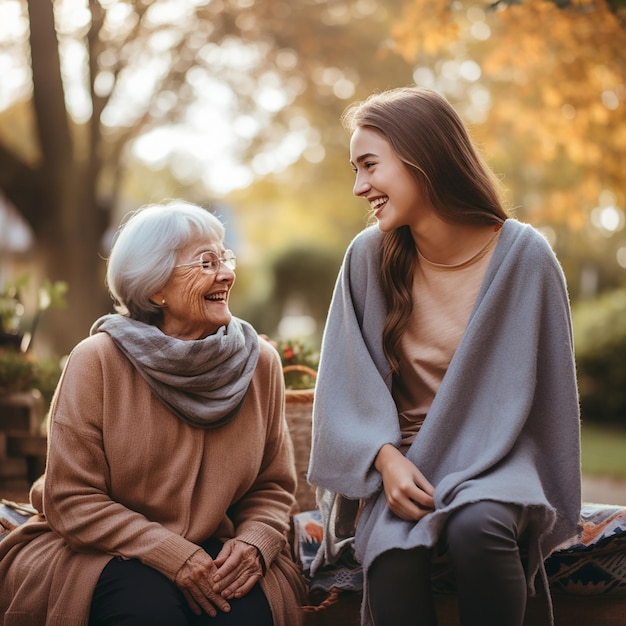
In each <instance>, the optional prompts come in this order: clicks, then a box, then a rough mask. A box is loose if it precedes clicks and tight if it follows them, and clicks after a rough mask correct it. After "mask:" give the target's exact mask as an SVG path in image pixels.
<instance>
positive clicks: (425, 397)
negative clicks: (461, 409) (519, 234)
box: [393, 231, 500, 452]
mask: <svg viewBox="0 0 626 626" xmlns="http://www.w3.org/2000/svg"><path fill="white" fill-rule="evenodd" d="M499 233H500V231H498V232H496V234H495V235H494V236H493V237H492V238H491V239H490V240H489V242H488V243H487V245H486V246H485V247H484V248H482V249H481V250H479V251H478V252H477V253H476V254H475V255H474V256H473V257H471V258H470V259H468V260H467V261H463V262H462V263H458V264H456V265H441V264H439V263H433V262H431V261H429V260H428V259H426V258H425V257H423V256H422V255H421V254H420V253H419V251H418V260H417V263H416V267H415V274H414V277H413V313H412V314H411V317H410V319H409V322H408V324H407V327H406V330H405V332H404V334H403V336H402V338H401V340H400V346H399V354H398V357H399V361H400V374H399V376H397V377H395V378H394V384H393V397H394V399H395V401H396V405H397V407H398V416H399V420H400V430H401V433H402V445H401V448H400V449H401V450H402V451H403V452H406V450H407V449H408V448H409V446H410V445H411V443H413V440H414V439H415V437H416V435H417V433H418V432H419V429H420V428H421V426H422V423H423V422H424V419H425V418H426V414H427V413H428V410H429V409H430V405H431V404H432V401H433V398H434V397H435V394H436V393H437V389H438V388H439V385H440V384H441V381H442V379H443V377H444V375H445V373H446V371H447V369H448V365H449V364H450V361H451V360H452V357H453V355H454V352H455V351H456V349H457V346H458V345H459V342H460V341H461V337H462V336H463V333H464V332H465V327H466V326H467V322H468V320H469V316H470V314H471V312H472V308H473V307H474V302H475V300H476V296H477V294H478V290H479V289H480V285H481V283H482V280H483V277H484V276H485V272H486V271H487V266H488V265H489V261H490V260H491V257H492V254H493V250H494V248H495V246H496V242H497V240H498V235H499Z"/></svg>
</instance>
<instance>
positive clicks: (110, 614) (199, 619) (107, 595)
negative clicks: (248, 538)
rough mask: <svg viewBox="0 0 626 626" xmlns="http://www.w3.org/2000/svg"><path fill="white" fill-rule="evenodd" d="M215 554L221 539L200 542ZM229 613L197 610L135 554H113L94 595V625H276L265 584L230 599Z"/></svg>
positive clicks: (213, 555)
mask: <svg viewBox="0 0 626 626" xmlns="http://www.w3.org/2000/svg"><path fill="white" fill-rule="evenodd" d="M201 547H202V548H203V549H204V550H206V552H208V553H209V554H210V555H211V556H212V557H213V558H215V557H216V556H217V554H218V553H219V551H220V549H221V547H222V543H221V542H220V541H218V540H216V539H209V540H208V541H205V542H204V543H203V544H201ZM229 604H230V606H231V609H230V611H229V612H228V613H223V612H222V611H219V610H218V612H217V615H216V616H215V617H210V616H209V615H208V614H206V613H202V615H195V614H194V613H193V612H192V611H191V609H190V608H189V605H188V604H187V601H186V600H185V598H184V596H183V594H182V591H181V590H180V589H179V588H178V587H177V586H176V585H175V584H174V583H173V582H172V581H171V580H169V578H167V577H166V576H164V575H163V574H161V573H160V572H157V571H156V570H155V569H152V568H151V567H148V566H147V565H144V564H143V563H141V562H140V561H138V560H136V559H131V560H123V559H119V558H114V559H112V560H111V561H109V563H108V564H107V566H106V567H105V568H104V569H103V570H102V574H101V575H100V578H99V580H98V583H97V585H96V589H95V591H94V594H93V598H92V601H91V613H90V615H89V626H203V625H205V624H211V626H273V624H274V621H273V619H272V613H271V611H270V607H269V604H268V602H267V599H266V597H265V595H264V593H263V591H262V590H261V586H260V585H258V584H257V585H255V586H254V587H253V588H252V590H251V591H250V592H249V593H248V594H246V595H245V596H244V597H243V598H236V599H232V600H229Z"/></svg>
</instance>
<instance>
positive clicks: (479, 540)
mask: <svg viewBox="0 0 626 626" xmlns="http://www.w3.org/2000/svg"><path fill="white" fill-rule="evenodd" d="M524 519H525V513H524V511H523V509H521V508H520V507H517V506H513V505H507V504H502V503H499V502H491V501H484V502H477V503H475V504H468V505H466V506H464V507H463V508H461V509H459V510H458V511H457V512H455V513H454V514H453V515H452V516H451V517H450V519H449V521H448V523H447V525H446V529H445V537H444V540H445V542H446V548H447V551H448V554H449V556H450V560H451V562H452V566H453V569H454V574H455V579H456V585H457V597H458V601H459V612H460V618H461V624H462V626H522V624H523V622H524V613H525V611H526V598H527V589H526V574H525V571H524V567H523V564H522V559H521V557H520V551H519V538H520V536H521V535H522V533H523V532H524V529H525V528H524V527H525V522H524ZM430 567H431V550H430V549H427V548H415V549H413V550H390V551H389V552H385V553H383V554H382V555H380V556H379V557H378V558H377V559H375V560H374V562H373V563H372V565H371V567H370V569H369V572H368V600H369V608H370V613H371V616H372V620H373V621H374V624H375V625H376V626H436V624H437V616H436V613H435V606H434V601H433V596H432V591H431V580H430Z"/></svg>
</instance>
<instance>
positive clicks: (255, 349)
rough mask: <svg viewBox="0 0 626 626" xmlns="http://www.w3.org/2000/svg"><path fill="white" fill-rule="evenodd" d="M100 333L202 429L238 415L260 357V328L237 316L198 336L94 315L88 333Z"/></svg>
mask: <svg viewBox="0 0 626 626" xmlns="http://www.w3.org/2000/svg"><path fill="white" fill-rule="evenodd" d="M97 332H105V333H108V334H109V335H110V336H111V338H112V339H113V341H114V342H115V344H116V345H117V347H118V348H119V349H120V350H121V351H122V352H123V353H124V354H125V355H126V357H127V358H128V359H129V360H130V362H131V363H132V364H133V365H134V366H135V368H136V369H137V370H138V371H139V373H140V374H141V375H142V377H143V378H144V379H145V381H146V382H147V383H148V385H149V386H150V388H151V389H152V391H153V393H154V394H155V395H156V396H157V397H158V398H159V399H160V400H161V401H162V402H163V403H164V404H165V405H166V406H167V407H168V408H169V409H170V410H171V411H173V412H174V414H175V415H177V416H178V417H179V418H180V419H182V420H183V421H185V422H187V423H188V424H191V425H192V426H196V427H199V428H216V427H218V426H221V425H223V424H226V423H227V422H229V421H230V420H231V419H232V418H233V417H234V416H235V415H236V413H237V411H238V410H239V408H240V407H241V405H242V403H243V400H244V398H245V395H246V392H247V391H248V386H249V384H250V380H251V379H252V374H253V373H254V369H255V367H256V364H257V360H258V358H259V339H258V335H257V333H256V331H255V330H254V329H253V328H252V326H250V324H248V323H247V322H244V321H243V320H240V319H238V318H236V317H232V318H231V321H230V322H229V324H228V326H222V327H220V328H219V329H218V331H217V333H215V334H214V335H210V336H208V337H206V338H205V339H198V340H195V341H183V340H181V339H177V338H176V337H170V336H169V335H165V334H164V333H162V332H161V330H159V329H158V328H157V327H156V326H152V325H150V324H144V323H143V322H139V321H137V320H133V319H130V318H129V317H125V316H123V315H118V314H112V315H105V316H104V317H101V318H100V319H99V320H96V322H95V323H94V325H93V326H92V327H91V331H90V334H92V335H93V334H95V333H97Z"/></svg>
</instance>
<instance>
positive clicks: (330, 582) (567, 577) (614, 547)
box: [294, 504, 626, 597]
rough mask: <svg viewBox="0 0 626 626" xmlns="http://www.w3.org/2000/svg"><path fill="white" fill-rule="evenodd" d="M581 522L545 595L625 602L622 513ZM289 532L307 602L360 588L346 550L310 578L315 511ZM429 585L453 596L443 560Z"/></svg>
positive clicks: (587, 510)
mask: <svg viewBox="0 0 626 626" xmlns="http://www.w3.org/2000/svg"><path fill="white" fill-rule="evenodd" d="M581 518H582V520H581V521H582V525H583V533H582V536H581V537H580V541H579V543H577V544H575V545H571V546H568V547H567V548H566V549H562V550H558V551H556V552H554V553H553V554H552V555H551V556H550V557H549V558H548V559H547V560H546V563H545V566H546V572H547V574H548V579H549V581H550V589H551V590H552V591H553V592H556V593H559V592H560V593H567V594H574V595H586V596H590V595H600V594H611V595H612V596H623V597H626V507H620V506H611V505H606V504H585V505H584V506H583V508H582V512H581ZM294 532H295V541H294V547H295V551H296V556H297V558H298V561H299V563H300V565H301V567H302V571H303V573H304V575H305V577H306V578H307V581H308V583H309V589H310V592H311V594H312V595H313V596H317V597H323V595H324V594H329V593H331V592H335V593H336V592H337V591H339V592H341V591H360V590H361V589H362V588H363V572H362V570H361V567H360V565H359V564H358V563H357V561H356V560H355V559H354V555H353V554H352V550H351V549H350V548H349V547H348V548H347V549H344V551H343V554H342V555H341V559H340V560H339V562H338V563H337V565H334V566H324V567H321V568H319V569H318V570H317V571H316V573H315V576H311V574H310V570H311V564H312V562H313V559H314V557H315V554H316V553H317V550H318V548H319V546H320V544H321V541H322V535H323V530H322V523H321V516H320V513H319V511H306V512H303V513H299V514H297V515H296V516H295V517H294ZM432 582H433V590H434V591H435V592H436V593H453V592H454V577H453V575H452V571H451V568H450V565H449V563H448V561H447V559H446V556H445V554H444V555H442V556H441V557H438V558H437V559H436V560H435V561H434V562H433V576H432Z"/></svg>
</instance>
